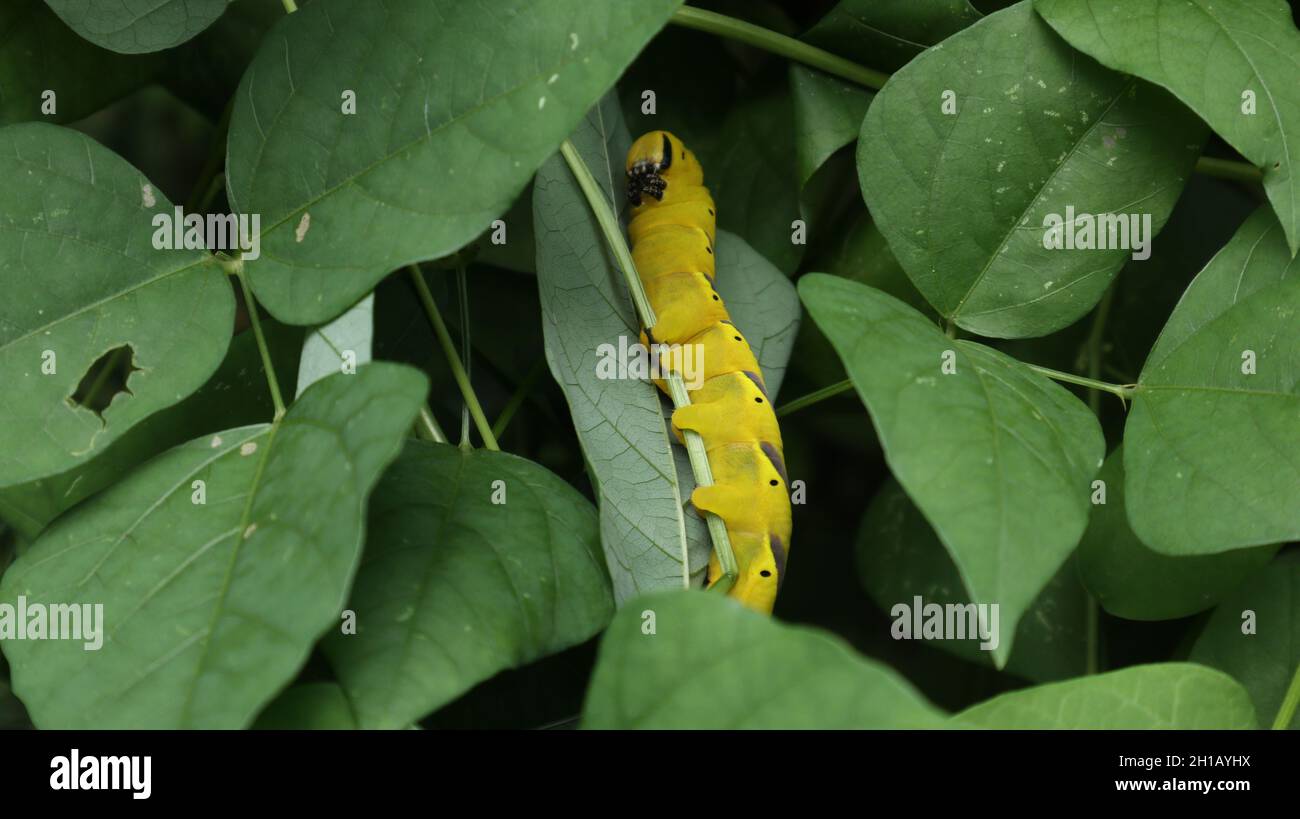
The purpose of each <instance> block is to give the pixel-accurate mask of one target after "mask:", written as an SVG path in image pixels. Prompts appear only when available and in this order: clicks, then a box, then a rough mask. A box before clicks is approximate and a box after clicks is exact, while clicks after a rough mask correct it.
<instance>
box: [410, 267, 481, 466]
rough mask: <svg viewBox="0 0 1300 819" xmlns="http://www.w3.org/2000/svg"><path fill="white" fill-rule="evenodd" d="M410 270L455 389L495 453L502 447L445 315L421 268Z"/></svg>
mask: <svg viewBox="0 0 1300 819" xmlns="http://www.w3.org/2000/svg"><path fill="white" fill-rule="evenodd" d="M407 269H408V270H409V271H410V273H411V282H412V283H413V284H414V285H415V292H416V293H418V294H419V296H420V302H421V303H422V304H423V305H424V312H425V313H426V314H428V316H429V323H430V324H432V325H433V332H434V335H436V336H437V337H438V344H439V345H441V346H442V351H443V353H444V355H446V357H447V364H448V366H450V367H451V375H452V378H454V379H456V386H457V387H459V388H460V394H461V395H462V396H463V397H464V398H465V405H466V406H467V407H468V408H469V414H470V417H472V418H473V419H474V426H475V427H477V428H478V434H479V437H481V438H482V439H483V446H485V447H487V448H488V449H490V450H492V451H493V452H499V451H500V450H501V447H500V446H499V445H498V444H497V439H496V436H495V435H493V434H492V425H491V424H489V423H488V422H487V416H485V415H484V414H483V407H482V405H481V404H479V401H478V395H477V394H476V393H475V392H474V385H473V384H471V383H470V382H469V375H468V374H467V373H466V372H465V366H464V365H463V364H462V363H461V360H460V354H459V353H458V352H456V345H455V344H454V343H452V340H451V333H449V332H448V331H447V324H446V322H444V321H443V320H442V314H441V313H439V312H438V305H437V303H436V302H435V301H434V300H433V294H432V293H430V292H429V285H428V284H426V283H425V281H424V276H423V274H421V273H420V268H419V266H417V265H409V266H408V268H407Z"/></svg>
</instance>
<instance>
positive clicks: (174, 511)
mask: <svg viewBox="0 0 1300 819" xmlns="http://www.w3.org/2000/svg"><path fill="white" fill-rule="evenodd" d="M426 391H427V381H426V380H425V378H424V377H423V376H422V375H420V374H419V373H417V372H416V371H414V370H412V369H410V368H408V367H402V366H400V365H395V364H370V365H367V366H366V367H363V368H361V369H359V370H358V371H357V373H356V375H343V374H338V375H335V376H331V377H330V378H328V379H325V380H324V381H320V382H317V383H316V384H315V385H313V386H312V387H311V389H309V390H307V391H306V392H305V393H303V395H302V396H301V397H300V398H299V399H298V400H297V401H296V402H294V405H293V406H292V407H291V408H290V409H289V412H288V414H287V415H285V416H284V417H283V418H282V419H281V420H280V421H278V422H276V423H275V424H272V425H260V426H254V427H243V428H240V429H232V430H227V431H225V432H222V433H218V434H216V435H212V436H207V437H204V438H201V439H199V440H195V441H191V442H190V443H187V444H185V445H183V446H180V447H178V448H176V449H173V450H171V451H170V452H168V453H166V454H164V455H162V456H160V457H158V458H156V459H154V460H153V461H150V462H149V464H148V465H147V466H145V467H143V468H141V469H138V470H136V471H135V472H133V473H132V474H131V475H130V477H128V478H127V479H126V480H124V481H123V482H122V483H120V484H118V485H117V486H116V487H114V488H113V489H112V490H110V491H108V492H106V493H104V494H102V495H99V496H97V497H96V498H94V499H93V500H91V501H90V502H88V503H86V504H83V505H82V506H80V507H78V508H77V509H76V510H75V511H73V512H72V513H70V514H68V515H66V516H64V517H62V518H60V519H59V521H58V522H56V523H55V524H54V525H53V526H52V527H50V528H49V529H48V530H47V531H46V532H45V534H44V535H42V536H41V537H40V539H39V540H37V541H36V542H35V543H34V544H32V546H31V548H30V549H29V550H27V552H25V553H24V554H23V555H22V557H20V558H19V559H18V561H17V562H15V563H14V565H13V566H11V567H10V568H9V570H8V571H6V572H5V575H4V579H3V582H0V601H3V602H4V603H6V604H9V605H14V606H17V605H19V603H18V601H19V598H23V599H24V601H25V603H26V605H27V606H28V609H29V610H30V609H31V606H32V605H46V606H53V605H60V604H72V605H75V604H84V605H101V606H102V609H100V613H99V614H98V615H96V619H97V620H98V625H99V628H98V629H97V636H95V635H86V638H87V639H86V640H85V641H83V640H71V641H70V640H49V639H46V640H32V639H17V638H16V635H15V634H13V633H0V637H3V638H4V639H3V641H2V642H0V645H3V648H4V653H5V656H6V657H7V658H8V659H9V663H10V665H11V667H12V670H13V685H14V693H16V694H17V695H18V696H19V697H20V698H21V699H22V701H23V702H24V703H25V704H26V705H27V708H28V710H29V712H30V713H31V715H32V720H33V722H35V723H36V724H37V725H38V726H40V727H42V728H74V727H75V728H127V727H130V728H182V727H184V728H240V727H244V726H246V725H248V723H249V722H251V721H252V719H253V717H254V716H255V715H256V714H257V712H258V710H259V709H260V708H261V707H262V706H263V705H265V704H266V703H267V702H268V701H269V700H270V699H271V698H272V697H274V696H275V693H276V692H277V691H279V690H280V689H281V688H282V687H283V686H284V685H285V684H286V683H287V682H288V681H289V680H290V679H292V678H293V676H294V675H295V674H296V673H297V671H298V669H299V668H300V667H301V665H302V664H303V662H304V661H305V660H306V659H307V655H308V654H309V652H310V651H311V649H312V646H313V644H314V643H315V642H316V640H317V639H318V638H319V637H320V636H321V634H322V633H323V632H325V631H326V630H327V629H328V628H330V627H331V625H334V624H337V623H339V620H338V617H339V612H340V610H341V609H342V607H343V603H344V600H345V599H346V597H347V592H348V588H349V586H350V585H351V582H352V576H353V574H354V573H355V571H356V567H357V563H358V561H359V559H360V555H361V542H362V534H363V531H364V518H365V507H366V498H367V496H368V495H369V493H370V488H371V487H372V486H373V485H374V483H375V481H376V480H378V478H379V474H380V472H381V471H383V469H384V467H385V466H387V465H388V463H389V462H390V461H392V459H393V458H394V457H396V455H397V453H398V450H399V448H400V444H401V440H402V437H403V435H404V433H405V432H406V431H407V430H409V429H410V426H411V422H412V421H413V420H414V418H415V414H416V410H417V408H418V407H419V405H420V403H421V402H422V401H423V399H424V395H425V392H426ZM29 619H30V618H29ZM86 622H89V620H86ZM14 625H15V626H16V627H17V624H14ZM97 640H102V645H100V647H99V648H97V649H95V650H87V648H85V646H84V643H85V642H91V643H92V644H93V643H94V642H95V641H97Z"/></svg>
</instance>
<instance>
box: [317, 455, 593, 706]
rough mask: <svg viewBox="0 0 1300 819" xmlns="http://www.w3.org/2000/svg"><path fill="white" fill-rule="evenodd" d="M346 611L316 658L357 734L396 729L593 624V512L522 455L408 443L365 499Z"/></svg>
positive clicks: (577, 637) (569, 641) (564, 644)
mask: <svg viewBox="0 0 1300 819" xmlns="http://www.w3.org/2000/svg"><path fill="white" fill-rule="evenodd" d="M348 608H349V609H351V610H353V611H355V612H356V616H357V633H356V634H355V635H350V634H342V633H336V634H333V635H331V636H330V637H328V638H326V640H325V643H324V646H323V647H324V650H325V654H326V656H327V657H329V660H330V663H331V664H332V665H333V666H334V670H335V673H336V674H337V675H338V678H339V680H340V682H341V683H342V685H343V688H344V690H345V691H346V692H347V694H348V699H349V700H350V701H351V702H352V703H353V705H354V707H355V709H356V712H357V718H358V722H359V723H360V725H361V727H363V728H404V727H406V726H408V725H410V724H411V723H413V722H415V721H416V720H418V719H420V718H421V717H424V716H425V715H427V714H429V713H430V712H432V711H435V710H437V709H438V708H440V707H442V706H443V705H445V704H446V703H448V702H450V701H451V700H453V699H455V698H456V697H458V696H460V695H461V694H463V693H465V692H466V691H468V690H469V689H470V688H472V687H473V686H475V685H477V684H478V683H480V682H482V681H483V680H486V679H488V678H489V677H491V676H492V675H494V674H496V673H497V672H499V671H503V670H505V669H508V668H516V667H518V666H521V665H525V664H527V663H531V662H533V661H534V660H538V659H541V658H542V657H545V656H547V655H550V654H554V653H556V652H558V651H561V650H563V649H565V648H568V647H569V646H573V645H577V644H578V643H581V642H583V641H585V640H587V639H589V638H590V637H592V636H593V635H594V634H596V633H597V632H598V631H600V630H601V629H602V628H604V627H605V625H606V624H607V623H608V622H609V618H610V616H611V615H612V614H613V613H614V599H613V595H612V593H611V591H610V585H609V577H608V575H607V574H606V572H605V566H604V558H603V557H602V555H601V551H600V536H599V532H598V527H597V523H596V510H595V509H594V508H593V507H592V505H591V502H590V501H588V500H587V499H586V498H584V497H582V495H581V494H579V493H578V491H577V490H575V489H574V488H573V487H571V486H569V485H568V484H567V483H565V482H564V481H562V480H560V479H559V478H558V477H556V476H555V475H553V474H552V473H550V472H548V471H547V470H546V469H544V468H543V467H540V466H538V465H537V464H535V463H532V462H531V461H527V460H524V459H523V458H518V457H516V456H514V455H509V454H506V453H504V452H489V451H487V450H476V451H472V452H463V451H461V450H460V449H458V448H457V447H454V446H450V445H447V444H430V443H425V442H423V441H408V442H407V445H406V450H405V451H404V452H403V453H402V456H401V457H400V458H399V459H398V460H397V462H396V463H394V464H393V466H392V467H391V468H390V469H389V470H388V472H386V473H385V475H384V478H383V480H382V481H380V483H379V486H378V487H377V488H376V490H375V496H374V500H373V501H372V502H371V504H370V528H369V531H368V534H367V537H366V558H365V563H364V564H363V565H362V567H361V571H360V573H359V574H358V576H357V582H356V587H355V588H354V590H353V593H352V597H351V599H350V601H349V603H348Z"/></svg>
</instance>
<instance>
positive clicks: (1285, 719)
mask: <svg viewBox="0 0 1300 819" xmlns="http://www.w3.org/2000/svg"><path fill="white" fill-rule="evenodd" d="M1297 706H1300V665H1297V666H1296V667H1295V673H1294V674H1292V675H1291V684H1290V685H1289V686H1287V689H1286V696H1284V697H1282V704H1281V705H1280V706H1278V709H1277V716H1276V717H1274V718H1273V730H1274V731H1283V730H1286V729H1287V728H1289V727H1291V721H1292V720H1293V719H1295V711H1296V707H1297Z"/></svg>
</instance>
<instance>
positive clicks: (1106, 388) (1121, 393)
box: [1025, 364, 1137, 401]
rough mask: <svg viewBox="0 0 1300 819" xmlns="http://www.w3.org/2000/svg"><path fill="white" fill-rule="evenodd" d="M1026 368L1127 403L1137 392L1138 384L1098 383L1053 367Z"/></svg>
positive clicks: (1036, 366) (1029, 365)
mask: <svg viewBox="0 0 1300 819" xmlns="http://www.w3.org/2000/svg"><path fill="white" fill-rule="evenodd" d="M1025 366H1026V367H1028V368H1029V369H1031V370H1033V371H1034V372H1036V373H1038V374H1039V375H1045V376H1047V377H1048V378H1050V379H1052V380H1054V381H1064V382H1065V383H1066V384H1077V385H1079V386H1080V387H1088V388H1090V389H1094V390H1101V391H1103V392H1108V393H1110V394H1111V395H1115V396H1118V397H1119V398H1120V399H1121V400H1125V401H1127V400H1128V399H1129V398H1132V397H1133V393H1134V392H1136V391H1137V385H1136V384H1111V383H1110V382H1108V381H1098V380H1097V379H1095V378H1085V377H1084V376H1082V375H1074V374H1072V373H1063V372H1061V371H1060V370H1053V369H1052V368H1051V367H1040V366H1038V365H1037V364H1026V365H1025Z"/></svg>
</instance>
